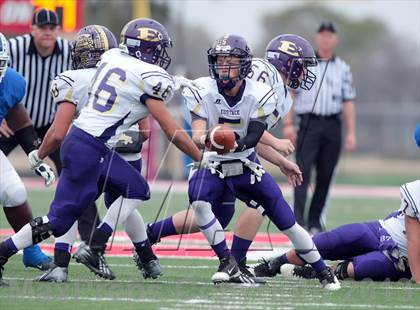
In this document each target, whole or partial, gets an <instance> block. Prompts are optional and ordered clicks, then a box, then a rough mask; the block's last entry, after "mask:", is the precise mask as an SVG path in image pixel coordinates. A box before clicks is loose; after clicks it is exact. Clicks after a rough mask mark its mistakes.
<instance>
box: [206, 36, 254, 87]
mask: <svg viewBox="0 0 420 310" xmlns="http://www.w3.org/2000/svg"><path fill="white" fill-rule="evenodd" d="M218 56H235V57H238V58H239V59H240V62H239V64H238V65H232V64H228V65H223V64H218V63H217V57H218ZM252 57H253V56H252V51H251V49H250V48H249V46H248V43H247V42H246V40H245V39H244V38H242V37H240V36H238V35H234V34H226V35H224V36H223V37H221V38H219V39H217V40H216V42H214V44H213V46H212V47H211V48H210V49H209V50H208V51H207V58H208V63H209V73H210V76H211V78H212V79H215V80H217V81H223V80H228V79H229V75H227V76H219V73H218V71H219V70H220V69H226V68H227V69H229V71H230V70H231V69H236V68H239V75H238V77H237V79H238V80H243V79H245V78H246V76H247V75H248V73H249V71H250V69H251V63H252Z"/></svg>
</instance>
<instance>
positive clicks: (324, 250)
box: [254, 180, 420, 284]
mask: <svg viewBox="0 0 420 310" xmlns="http://www.w3.org/2000/svg"><path fill="white" fill-rule="evenodd" d="M400 192H401V207H400V209H399V210H397V211H396V212H393V213H391V214H390V215H389V216H388V217H386V218H385V219H384V220H379V221H374V222H366V223H355V224H347V225H342V226H340V227H338V228H336V229H333V230H331V231H327V232H323V233H320V234H317V235H315V236H314V237H313V240H314V243H315V245H316V247H317V248H318V249H319V252H320V254H321V256H322V257H323V258H324V259H328V260H334V261H335V260H344V261H343V262H340V263H338V264H337V265H336V266H334V267H333V269H334V273H335V275H336V276H337V277H338V278H339V279H347V278H350V279H355V280H357V281H358V280H363V279H367V278H369V279H372V280H374V281H384V280H386V279H390V280H391V281H397V280H399V279H410V278H411V277H413V278H414V280H415V281H416V282H417V283H419V284H420V212H419V211H420V210H419V209H418V208H419V206H420V180H416V181H414V182H410V183H406V184H404V185H403V186H401V188H400ZM290 264H293V265H290ZM304 265H305V262H304V261H303V260H302V259H301V258H300V256H299V255H298V254H297V253H296V251H295V250H291V251H289V252H287V253H285V254H283V255H281V256H279V257H275V258H271V259H269V260H264V259H263V260H262V262H261V264H259V265H257V266H255V267H254V272H255V274H256V275H257V276H260V277H274V276H275V275H277V274H282V275H285V276H296V277H302V278H314V277H315V272H314V270H313V269H312V267H309V266H304Z"/></svg>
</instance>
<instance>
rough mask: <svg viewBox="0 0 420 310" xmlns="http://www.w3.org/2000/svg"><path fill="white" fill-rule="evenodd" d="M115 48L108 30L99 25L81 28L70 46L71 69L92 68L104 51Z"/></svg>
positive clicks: (113, 37) (114, 40)
mask: <svg viewBox="0 0 420 310" xmlns="http://www.w3.org/2000/svg"><path fill="white" fill-rule="evenodd" d="M117 46H118V44H117V40H116V39H115V36H114V35H113V34H112V32H111V31H109V29H108V28H106V27H104V26H100V25H89V26H86V27H83V28H82V29H80V31H79V32H78V33H77V36H76V39H75V40H74V41H73V42H72V45H71V58H72V67H73V69H74V70H77V69H86V68H93V67H95V66H96V64H97V63H98V61H99V60H100V59H101V55H102V54H103V53H104V52H105V51H107V50H109V49H111V48H116V47H117Z"/></svg>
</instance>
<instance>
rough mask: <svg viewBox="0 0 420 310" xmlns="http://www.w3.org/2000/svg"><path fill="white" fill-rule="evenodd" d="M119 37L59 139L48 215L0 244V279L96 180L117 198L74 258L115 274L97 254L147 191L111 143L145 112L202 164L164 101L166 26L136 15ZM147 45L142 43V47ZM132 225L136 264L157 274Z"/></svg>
mask: <svg viewBox="0 0 420 310" xmlns="http://www.w3.org/2000/svg"><path fill="white" fill-rule="evenodd" d="M121 37H122V40H121V46H120V47H121V48H119V49H117V48H113V49H110V50H108V51H106V52H105V53H104V54H103V55H102V56H101V60H100V62H99V63H98V65H99V67H98V69H97V70H96V72H95V74H94V76H93V78H92V80H91V83H90V86H89V90H90V91H89V93H88V98H87V104H86V106H85V107H84V108H83V109H82V110H81V111H80V115H79V117H78V118H77V119H76V120H75V121H74V125H73V126H72V128H71V129H70V132H69V133H68V134H67V135H66V137H65V139H64V141H63V143H62V146H61V154H63V158H62V161H63V173H62V175H61V177H60V180H59V182H58V185H57V190H56V193H55V197H54V200H53V202H52V204H51V206H50V210H49V212H48V215H46V216H43V217H38V218H36V219H34V220H33V221H31V222H30V223H28V224H26V225H25V226H24V227H23V228H22V229H21V230H20V231H19V232H17V233H16V234H15V235H13V236H11V237H10V238H8V239H7V240H5V241H3V242H1V243H0V280H1V279H2V272H3V266H4V265H5V264H6V262H7V261H8V258H9V257H11V256H12V255H14V254H15V253H17V251H18V250H19V249H22V248H25V247H27V246H29V245H32V244H37V243H39V242H41V241H43V240H45V239H47V238H49V237H50V236H51V235H54V236H55V237H60V236H62V235H64V234H65V233H66V232H67V231H68V230H69V229H71V227H72V226H73V224H74V222H75V220H76V219H77V218H78V217H79V216H80V215H81V213H82V212H83V211H84V210H85V209H86V207H87V206H88V205H89V204H90V203H91V202H93V201H94V200H95V199H96V197H97V196H98V188H102V186H105V189H106V190H111V191H113V192H115V193H116V194H118V195H119V198H118V199H117V200H116V201H115V202H113V203H112V204H111V206H110V208H109V209H108V211H107V213H106V215H105V217H104V218H103V220H102V222H101V223H100V225H99V226H98V228H97V229H96V230H95V231H94V233H93V236H92V240H91V244H90V246H88V245H85V246H84V247H83V251H80V253H79V258H81V259H83V263H84V264H85V265H86V266H87V267H88V268H89V269H90V270H91V271H93V272H94V273H95V274H97V275H99V276H102V277H104V278H107V279H113V278H114V277H115V276H114V275H113V273H112V272H111V271H110V269H109V268H108V266H107V265H106V262H105V259H104V256H103V253H104V250H105V247H106V242H107V240H108V238H109V237H110V236H111V235H112V233H113V231H114V229H115V228H116V226H117V223H118V221H121V222H123V223H125V222H126V221H127V219H128V217H129V215H130V214H132V212H133V211H134V210H135V209H136V208H137V207H138V206H139V205H141V204H142V202H143V201H145V200H148V199H149V198H150V190H149V186H148V184H147V182H146V180H145V179H144V178H143V177H142V176H141V174H140V173H139V172H138V170H136V169H135V168H134V167H133V166H131V165H130V164H129V163H127V161H125V160H124V159H123V158H122V157H121V156H120V155H118V154H117V153H116V152H114V151H113V150H112V148H113V147H114V146H115V145H116V143H117V142H118V140H119V136H120V134H121V133H123V132H126V131H127V130H128V129H129V128H130V127H131V126H132V125H133V124H135V123H137V122H138V121H140V120H142V119H144V118H146V117H147V116H148V115H149V114H151V115H152V116H153V117H154V118H155V119H156V120H157V122H158V123H159V124H160V125H161V127H162V129H163V131H164V132H165V134H166V136H167V137H168V139H169V140H170V141H172V143H174V144H175V145H176V146H177V147H178V148H179V149H180V150H182V151H183V152H185V153H186V154H188V155H189V156H191V158H192V159H193V160H195V161H197V162H199V166H200V167H206V166H207V165H209V160H208V157H209V154H207V155H206V154H204V155H203V154H202V153H201V152H200V150H199V149H198V148H197V146H196V145H195V144H194V142H193V141H192V140H191V139H190V137H189V136H188V134H187V133H186V132H185V131H184V130H183V129H182V127H181V126H179V125H178V124H177V123H176V121H175V120H174V119H173V117H172V116H171V114H170V113H169V111H168V109H167V107H166V105H165V103H166V102H168V101H169V100H170V99H171V98H172V95H173V89H174V88H175V85H174V84H175V82H174V79H173V78H172V77H171V76H170V75H168V74H167V73H166V71H165V70H164V69H163V67H165V66H166V67H167V65H169V59H168V57H167V55H165V54H166V52H165V48H166V47H167V44H168V40H167V38H169V36H168V35H167V31H166V29H165V28H164V27H163V26H162V25H161V24H159V23H158V22H156V21H153V20H149V19H135V20H133V21H131V22H129V23H128V24H127V25H126V26H125V27H124V29H123V31H122V35H121ZM149 43H150V44H149ZM147 44H149V48H146V49H144V45H147ZM141 46H143V47H141ZM148 55H149V56H148ZM161 66H162V67H161ZM67 95H68V96H70V95H71V94H67ZM66 97H67V96H65V98H66ZM36 155H37V156H33V157H32V161H31V165H33V166H34V165H37V163H36V162H42V159H41V158H39V157H40V156H39V155H38V154H36ZM210 155H211V154H210ZM74 193H78V194H77V195H75V194H74ZM140 220H141V221H142V218H140ZM136 228H137V229H136V231H133V232H132V233H133V235H130V238H131V240H132V241H133V243H134V244H135V249H136V251H138V255H139V256H140V260H141V261H142V263H147V262H151V261H154V267H156V268H154V270H155V271H157V272H158V273H159V274H160V265H159V262H158V260H157V259H155V258H156V257H155V256H154V255H149V254H150V253H151V254H153V251H152V250H151V246H150V243H149V242H148V239H147V234H146V229H145V225H144V223H143V221H142V223H141V224H140V225H137V227H136ZM146 248H147V249H148V251H145V249H146Z"/></svg>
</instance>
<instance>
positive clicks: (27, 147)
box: [14, 125, 41, 154]
mask: <svg viewBox="0 0 420 310" xmlns="http://www.w3.org/2000/svg"><path fill="white" fill-rule="evenodd" d="M14 137H15V139H17V141H18V142H19V144H20V146H21V147H22V149H23V150H24V151H25V153H26V154H29V153H30V152H32V151H33V150H36V149H37V148H38V147H39V146H40V145H41V139H40V138H39V137H38V135H37V133H36V131H35V128H34V126H33V125H30V126H28V127H25V128H22V129H20V130H18V131H16V132H15V135H14Z"/></svg>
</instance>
